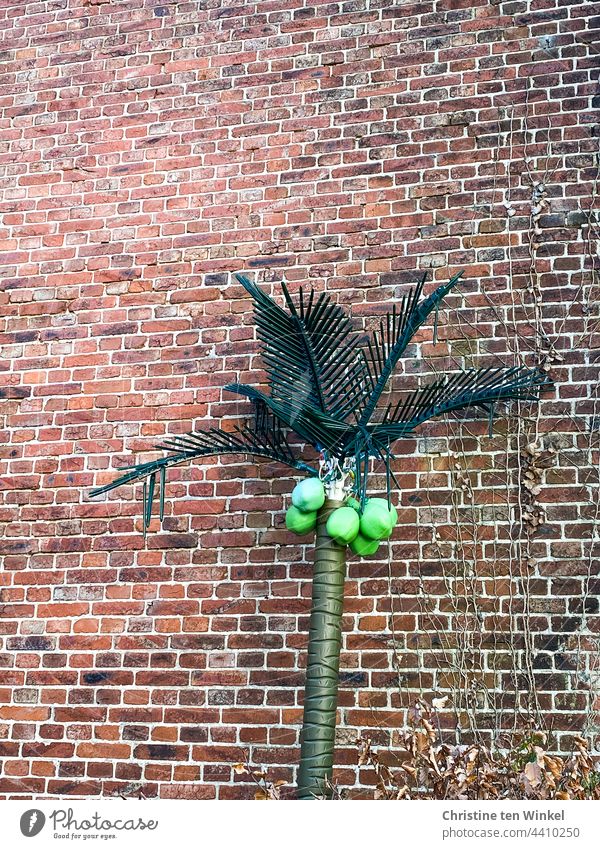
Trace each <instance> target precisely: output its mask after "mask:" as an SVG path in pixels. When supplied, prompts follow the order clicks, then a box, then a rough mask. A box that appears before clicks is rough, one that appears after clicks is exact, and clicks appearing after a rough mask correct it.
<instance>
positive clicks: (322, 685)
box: [298, 498, 346, 799]
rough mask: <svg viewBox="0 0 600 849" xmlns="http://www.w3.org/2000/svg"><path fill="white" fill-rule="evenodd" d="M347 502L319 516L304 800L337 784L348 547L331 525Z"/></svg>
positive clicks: (301, 785) (301, 778)
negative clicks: (333, 516) (331, 530)
mask: <svg viewBox="0 0 600 849" xmlns="http://www.w3.org/2000/svg"><path fill="white" fill-rule="evenodd" d="M341 505H342V501H341V500H337V499H332V498H327V500H326V501H325V504H324V505H323V507H322V508H321V509H320V510H319V515H318V517H317V538H316V544H315V565H314V573H313V582H312V588H313V589H312V608H311V613H310V629H309V635H308V660H307V667H306V687H305V691H304V717H303V720H302V732H301V736H300V741H301V746H300V769H299V772H298V798H299V799H314V798H319V797H322V796H327V795H328V793H329V788H330V786H331V773H332V768H333V747H334V737H335V718H336V710H337V698H338V672H339V667H340V649H341V646H342V629H341V624H342V609H343V605H344V581H345V577H346V547H345V546H342V545H338V543H336V542H334V541H333V540H332V539H331V537H330V536H329V534H328V533H327V530H326V527H325V526H326V524H327V519H328V518H329V514H330V513H331V512H332V510H335V509H336V508H337V507H341Z"/></svg>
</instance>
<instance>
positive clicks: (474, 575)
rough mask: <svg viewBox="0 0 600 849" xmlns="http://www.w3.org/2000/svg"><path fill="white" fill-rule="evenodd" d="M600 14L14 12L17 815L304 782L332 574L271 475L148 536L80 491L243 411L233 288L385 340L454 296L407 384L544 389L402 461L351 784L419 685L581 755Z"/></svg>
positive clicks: (7, 221)
mask: <svg viewBox="0 0 600 849" xmlns="http://www.w3.org/2000/svg"><path fill="white" fill-rule="evenodd" d="M599 14H600V4H597V3H592V2H569V0H539V2H531V3H530V2H524V0H516V2H506V3H499V2H490V1H489V0H478V2H470V3H467V2H463V0H445V2H438V3H425V2H423V3H411V2H391V0H348V2H331V3H321V2H317V0H315V2H310V0H308V2H304V0H265V1H264V2H257V3H244V2H231V3H227V4H225V3H222V2H219V0H208V2H199V0H193V2H192V0H190V2H168V0H164V2H161V0H111V2H102V0H44V2H29V1H28V0H18V1H17V0H1V2H0V27H1V31H2V35H1V40H2V43H1V45H0V49H1V52H0V61H1V66H0V109H1V115H0V121H1V123H0V126H1V138H0V180H1V186H2V194H1V198H0V210H1V213H2V218H1V222H0V245H1V248H2V252H3V263H2V270H1V275H2V276H1V278H0V304H1V312H0V322H1V324H0V329H1V330H2V342H3V348H2V359H1V360H0V373H1V385H2V388H1V389H0V429H1V436H2V448H1V449H0V450H1V454H0V456H1V460H0V474H1V481H2V489H1V492H0V523H1V529H2V535H1V539H0V553H1V554H2V558H3V563H2V572H1V574H0V582H1V607H0V634H1V639H2V646H1V649H0V755H1V756H2V771H1V775H0V793H1V794H4V795H10V796H17V795H31V794H40V795H53V794H72V795H76V796H90V795H100V794H104V795H113V794H122V795H126V796H127V795H138V794H139V793H143V794H144V795H146V796H153V795H158V796H161V797H170V798H172V797H176V798H213V797H215V796H218V797H219V798H231V797H239V796H244V795H248V794H251V792H252V790H251V789H250V788H249V786H248V785H247V784H246V783H244V776H239V775H235V774H234V773H233V771H232V768H231V766H232V764H234V763H235V762H238V761H241V760H244V758H245V757H246V755H249V756H250V757H252V759H253V761H254V762H255V763H258V764H263V765H265V766H268V767H269V768H270V769H271V770H272V774H273V775H274V776H275V777H282V778H285V779H288V780H291V779H292V774H293V764H294V763H295V762H296V760H297V756H298V750H297V738H298V730H299V722H300V719H301V685H302V681H303V674H302V665H303V662H304V655H303V649H304V647H305V643H306V632H307V612H308V604H309V593H310V583H309V581H310V574H311V567H310V545H305V544H303V543H299V542H297V540H296V539H293V538H291V537H290V535H289V534H288V533H287V532H286V531H285V528H284V527H283V508H284V506H285V505H287V503H288V499H289V493H290V492H291V489H292V486H293V479H292V478H291V477H289V476H288V472H287V471H286V470H284V469H282V468H281V467H276V466H274V465H273V464H269V463H262V462H260V463H259V462H250V463H241V462H240V461H236V462H232V461H227V462H225V461H223V462H211V463H205V464H195V465H194V466H193V467H190V468H181V469H180V470H178V471H177V473H176V474H175V473H174V474H172V476H171V479H170V483H169V490H168V499H167V510H166V516H165V521H164V524H163V527H162V529H161V528H160V527H159V523H158V520H154V521H153V524H152V526H151V531H150V533H149V534H148V536H147V539H146V540H145V541H144V539H143V536H142V534H141V532H140V529H141V504H140V491H139V488H137V489H136V491H135V492H134V491H132V490H131V489H129V490H121V491H119V492H117V493H113V494H112V495H111V496H110V498H108V499H107V500H95V501H92V500H90V499H89V497H88V492H89V489H90V487H92V485H94V484H98V483H101V482H106V481H107V480H108V479H110V477H111V475H112V474H114V473H115V470H116V469H117V468H118V467H120V466H121V465H123V464H124V463H126V462H128V461H130V460H131V458H132V452H134V456H142V455H141V454H140V452H142V451H143V450H146V449H147V448H148V447H149V446H150V445H151V444H152V443H153V441H156V440H157V438H160V437H161V436H162V435H163V434H165V433H179V432H184V431H185V430H188V429H190V428H191V427H192V426H197V425H200V424H201V423H202V422H204V421H213V420H215V419H220V418H221V417H223V416H236V415H237V416H243V415H244V414H245V413H246V412H247V408H246V407H245V406H244V404H243V403H242V402H239V401H235V400H233V399H232V396H226V395H225V394H223V396H222V392H221V388H222V386H223V385H224V384H225V383H227V382H228V381H230V380H231V379H232V378H233V379H237V378H238V377H240V378H241V379H242V380H245V381H248V382H253V381H254V375H255V373H256V369H258V368H259V367H260V363H259V361H258V358H257V356H256V353H257V346H256V344H255V341H254V335H253V334H254V331H253V325H252V316H251V305H250V303H249V300H248V298H247V297H245V295H244V292H243V291H242V289H241V287H239V286H237V285H234V283H233V282H232V278H231V276H230V272H232V271H237V270H245V271H246V272H248V273H249V274H253V275H254V276H255V278H256V279H257V280H258V281H259V282H261V283H262V285H264V286H266V287H267V288H269V287H270V286H271V283H272V282H275V281H278V280H280V279H285V280H286V281H287V282H288V283H289V284H290V286H291V288H292V290H293V289H294V288H295V286H296V284H297V283H300V282H304V283H306V282H307V281H308V282H310V283H313V284H314V285H315V286H316V287H317V288H319V289H321V288H326V289H327V290H328V291H330V292H332V293H334V295H335V296H336V298H338V299H339V302H340V303H342V304H344V305H346V306H347V307H348V308H350V309H351V310H352V314H353V315H354V317H355V319H356V322H357V324H358V325H360V324H361V323H362V324H363V325H364V326H367V327H368V326H370V325H371V323H372V319H371V317H372V316H374V315H376V314H377V313H379V312H381V311H382V310H383V309H384V308H385V305H386V304H389V303H391V302H392V301H393V299H394V298H397V297H399V296H400V295H401V294H402V293H403V292H405V291H406V287H407V286H408V285H409V284H410V283H413V282H415V280H416V278H417V277H418V275H419V274H422V273H423V271H425V270H427V271H428V272H429V280H430V283H429V285H430V286H431V285H432V281H443V280H446V279H447V278H448V275H449V274H450V273H451V272H453V271H455V270H457V269H460V268H464V269H465V282H464V285H462V287H461V289H460V291H459V292H458V293H457V294H453V295H452V296H451V297H450V298H449V299H448V307H449V309H444V310H442V311H441V313H440V317H439V341H438V344H437V345H433V342H432V329H431V327H429V328H426V329H425V330H424V331H423V332H422V333H421V335H420V337H419V340H420V342H419V344H418V345H415V346H413V349H412V350H411V352H410V354H411V356H410V358H409V360H408V361H407V363H406V367H405V372H404V374H400V375H399V376H398V378H397V379H396V381H395V384H394V387H393V388H394V389H395V390H399V389H400V388H401V387H402V386H411V385H414V383H415V381H416V380H418V379H420V378H421V377H423V376H426V375H427V374H430V373H433V372H436V371H438V370H450V371H452V370H456V369H458V368H463V367H467V366H472V365H475V364H479V365H491V364H495V363H496V362H498V359H497V358H500V359H501V360H502V361H503V362H507V363H509V364H512V363H515V362H520V361H521V362H525V363H527V364H533V363H536V362H540V363H543V364H544V365H545V366H546V367H547V368H548V370H549V371H550V373H551V374H552V376H553V377H554V379H555V381H556V389H555V390H554V391H553V392H551V393H549V394H548V395H547V396H546V397H545V399H544V401H543V403H542V404H541V406H540V408H539V412H538V411H536V410H535V409H532V408H526V407H523V409H522V410H521V411H520V415H518V416H517V415H516V413H517V412H518V411H516V410H514V408H513V410H512V414H511V416H510V418H507V417H506V415H505V414H504V413H503V412H502V411H500V416H499V419H498V421H497V423H496V425H495V427H494V433H493V436H492V437H489V436H488V425H487V422H484V421H476V422H466V423H461V422H448V423H446V422H434V423H431V424H429V425H428V426H426V427H424V428H423V430H422V432H421V433H420V435H419V438H418V439H417V440H416V441H407V442H406V444H402V445H400V446H399V454H400V455H401V456H400V458H399V460H398V462H397V475H398V477H399V480H400V483H401V484H402V492H401V494H400V496H399V504H400V507H401V509H400V515H401V520H400V526H399V527H398V529H397V530H396V532H395V534H394V537H393V540H392V543H391V548H390V551H389V556H388V552H387V551H386V552H385V556H383V557H381V558H379V559H371V560H357V559H351V561H350V563H349V577H348V585H347V604H346V609H345V610H346V612H345V617H344V628H345V635H346V636H345V644H344V651H343V656H342V669H343V671H342V673H341V683H342V689H341V697H340V702H341V707H340V714H339V717H340V731H339V750H338V754H337V763H338V765H339V769H338V770H337V772H336V780H337V781H338V782H339V783H340V785H341V786H343V787H352V786H354V787H357V786H358V785H359V784H361V783H362V784H367V785H368V784H369V782H370V781H371V780H372V778H371V777H370V776H369V774H368V772H365V771H364V770H360V771H359V769H358V768H357V752H356V747H355V745H354V741H355V739H356V737H357V734H358V733H362V734H365V735H368V736H370V737H371V738H372V739H374V741H375V743H376V744H378V745H388V744H391V745H393V743H394V729H399V728H402V727H404V725H405V722H406V709H407V707H408V706H409V705H410V704H412V703H414V700H415V699H416V698H417V697H418V696H419V694H420V693H422V694H423V695H425V696H426V697H428V698H431V697H435V696H437V697H443V696H444V695H447V696H448V697H449V699H448V702H447V707H446V709H445V710H444V711H443V712H442V713H441V722H442V724H443V726H444V728H445V732H444V733H445V734H446V735H447V736H448V738H453V737H454V735H455V734H458V735H459V736H460V738H461V739H463V740H468V739H472V738H473V737H479V738H481V739H484V740H489V739H491V737H492V736H496V737H497V736H498V733H499V732H506V733H508V732H510V731H511V729H512V728H513V727H514V726H519V725H520V723H521V721H522V717H521V716H520V714H523V715H525V716H529V717H532V718H533V721H534V723H535V724H536V725H538V726H542V725H545V727H546V728H548V730H549V731H550V733H551V745H552V746H553V747H554V748H555V749H558V750H559V751H568V750H569V747H570V739H571V735H572V733H573V732H577V733H584V734H585V735H587V736H588V737H589V738H590V740H591V741H592V742H593V743H595V744H597V743H598V724H597V714H596V710H595V706H594V699H595V698H596V695H595V694H596V692H597V690H596V684H597V678H598V672H597V670H598V654H597V652H596V649H597V644H598V632H599V630H600V619H599V617H598V615H597V611H598V598H597V597H598V589H599V581H598V577H597V575H598V570H597V563H598V561H597V554H598V522H597V519H598V516H599V514H600V506H599V502H598V488H597V483H598V468H599V462H600V461H599V454H598V451H599V449H598V433H599V430H598V428H599V421H600V411H599V410H598V400H597V394H596V392H597V381H598V349H599V345H598V342H599V340H600V336H599V334H598V327H599V325H598V294H599V291H598V288H597V256H596V259H595V260H594V256H595V253H594V252H595V243H594V238H595V236H596V234H597V227H598V218H597V214H596V213H595V212H594V205H595V203H596V195H597V184H596V182H595V181H596V179H597V176H598V172H597V150H598V129H597V124H596V123H595V121H596V115H595V113H594V107H595V106H597V98H598V93H597V87H596V78H595V74H594V68H595V66H596V64H597V52H598V49H597V40H598V21H599V18H598V17H594V16H598V15H599ZM594 42H596V44H594ZM594 98H595V99H596V103H594ZM594 262H595V266H594ZM271 291H273V292H277V291H278V290H277V287H276V286H275V287H273V289H272V290H271ZM146 456H153V455H146ZM380 471H381V470H380V469H377V468H375V470H374V477H373V479H372V489H376V488H377V485H378V484H379V485H380V484H381V483H382V478H381V476H380ZM594 543H595V544H596V548H595V549H594ZM596 707H597V705H596ZM457 725H458V728H459V731H455V730H454V729H455V726H457Z"/></svg>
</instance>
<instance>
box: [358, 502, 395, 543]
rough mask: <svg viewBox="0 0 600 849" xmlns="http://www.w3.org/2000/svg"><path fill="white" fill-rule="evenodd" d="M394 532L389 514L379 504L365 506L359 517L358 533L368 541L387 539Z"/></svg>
mask: <svg viewBox="0 0 600 849" xmlns="http://www.w3.org/2000/svg"><path fill="white" fill-rule="evenodd" d="M393 530H394V523H393V519H392V514H391V512H390V511H389V510H388V509H387V507H385V508H383V507H382V506H381V505H380V504H372V505H371V506H369V503H368V502H367V504H366V505H365V509H364V510H363V514H362V516H361V517H360V532H361V534H362V535H363V536H365V537H368V538H369V539H376V540H380V539H387V538H388V537H389V536H390V535H391V533H392V531H393Z"/></svg>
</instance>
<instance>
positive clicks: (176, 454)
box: [90, 398, 316, 529]
mask: <svg viewBox="0 0 600 849" xmlns="http://www.w3.org/2000/svg"><path fill="white" fill-rule="evenodd" d="M254 400H255V414H254V418H253V420H252V421H251V423H250V424H247V425H245V426H243V427H240V426H237V425H236V426H234V428H233V430H231V431H225V430H221V429H220V428H209V429H208V430H205V431H193V432H191V433H187V434H183V435H176V436H171V437H168V438H167V439H165V440H164V441H163V442H162V443H161V444H160V445H157V446H155V450H164V451H169V452H171V453H170V454H168V455H167V456H166V457H161V458H160V459H159V460H150V461H149V462H146V463H137V464H135V465H133V466H128V467H126V468H127V469H128V470H127V471H126V472H125V473H124V474H122V475H120V476H119V477H118V478H116V479H115V480H112V481H111V482H110V483H107V484H105V485H104V486H99V487H96V489H93V490H92V491H91V493H90V495H92V496H95V495H101V494H103V493H105V492H109V491H110V490H111V489H116V488H117V487H119V486H123V485H124V484H129V483H135V481H138V480H144V514H143V515H144V529H146V528H147V526H148V525H149V523H150V518H151V513H152V501H153V498H154V494H155V491H156V475H157V474H160V478H161V486H160V499H161V507H160V512H161V518H162V514H163V512H164V487H165V483H166V470H167V469H168V468H171V467H172V466H177V465H179V464H180V463H184V462H189V461H191V460H195V459H198V458H199V457H208V456H211V455H216V454H219V455H221V454H231V455H235V454H240V455H243V454H248V455H252V456H256V457H266V458H268V459H270V460H275V461H277V462H279V463H284V464H285V465H287V466H291V467H293V468H295V469H300V470H303V471H307V472H309V473H310V474H316V470H315V469H313V468H312V467H311V466H308V465H307V464H306V463H303V462H301V461H300V460H297V459H296V458H295V457H294V454H293V452H292V450H291V448H290V446H289V443H288V441H287V437H286V434H285V432H284V429H283V426H282V423H281V422H280V421H279V420H278V419H277V418H276V416H274V415H273V413H272V412H271V411H270V410H269V409H268V408H267V407H266V406H265V405H264V404H263V403H262V401H261V399H260V398H258V399H254Z"/></svg>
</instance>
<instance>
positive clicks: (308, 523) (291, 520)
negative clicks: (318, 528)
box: [285, 506, 317, 534]
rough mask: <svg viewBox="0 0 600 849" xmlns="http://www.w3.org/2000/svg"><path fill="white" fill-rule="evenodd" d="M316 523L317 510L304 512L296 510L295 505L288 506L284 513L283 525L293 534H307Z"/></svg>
mask: <svg viewBox="0 0 600 849" xmlns="http://www.w3.org/2000/svg"><path fill="white" fill-rule="evenodd" d="M316 524H317V511H316V510H313V511H312V512H311V513H304V512H303V511H302V510H298V508H297V507H294V506H292V507H289V508H288V510H287V513H286V514H285V526H286V528H287V529H288V531H292V533H294V534H307V533H308V532H309V531H312V530H313V529H314V527H315V525H316Z"/></svg>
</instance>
